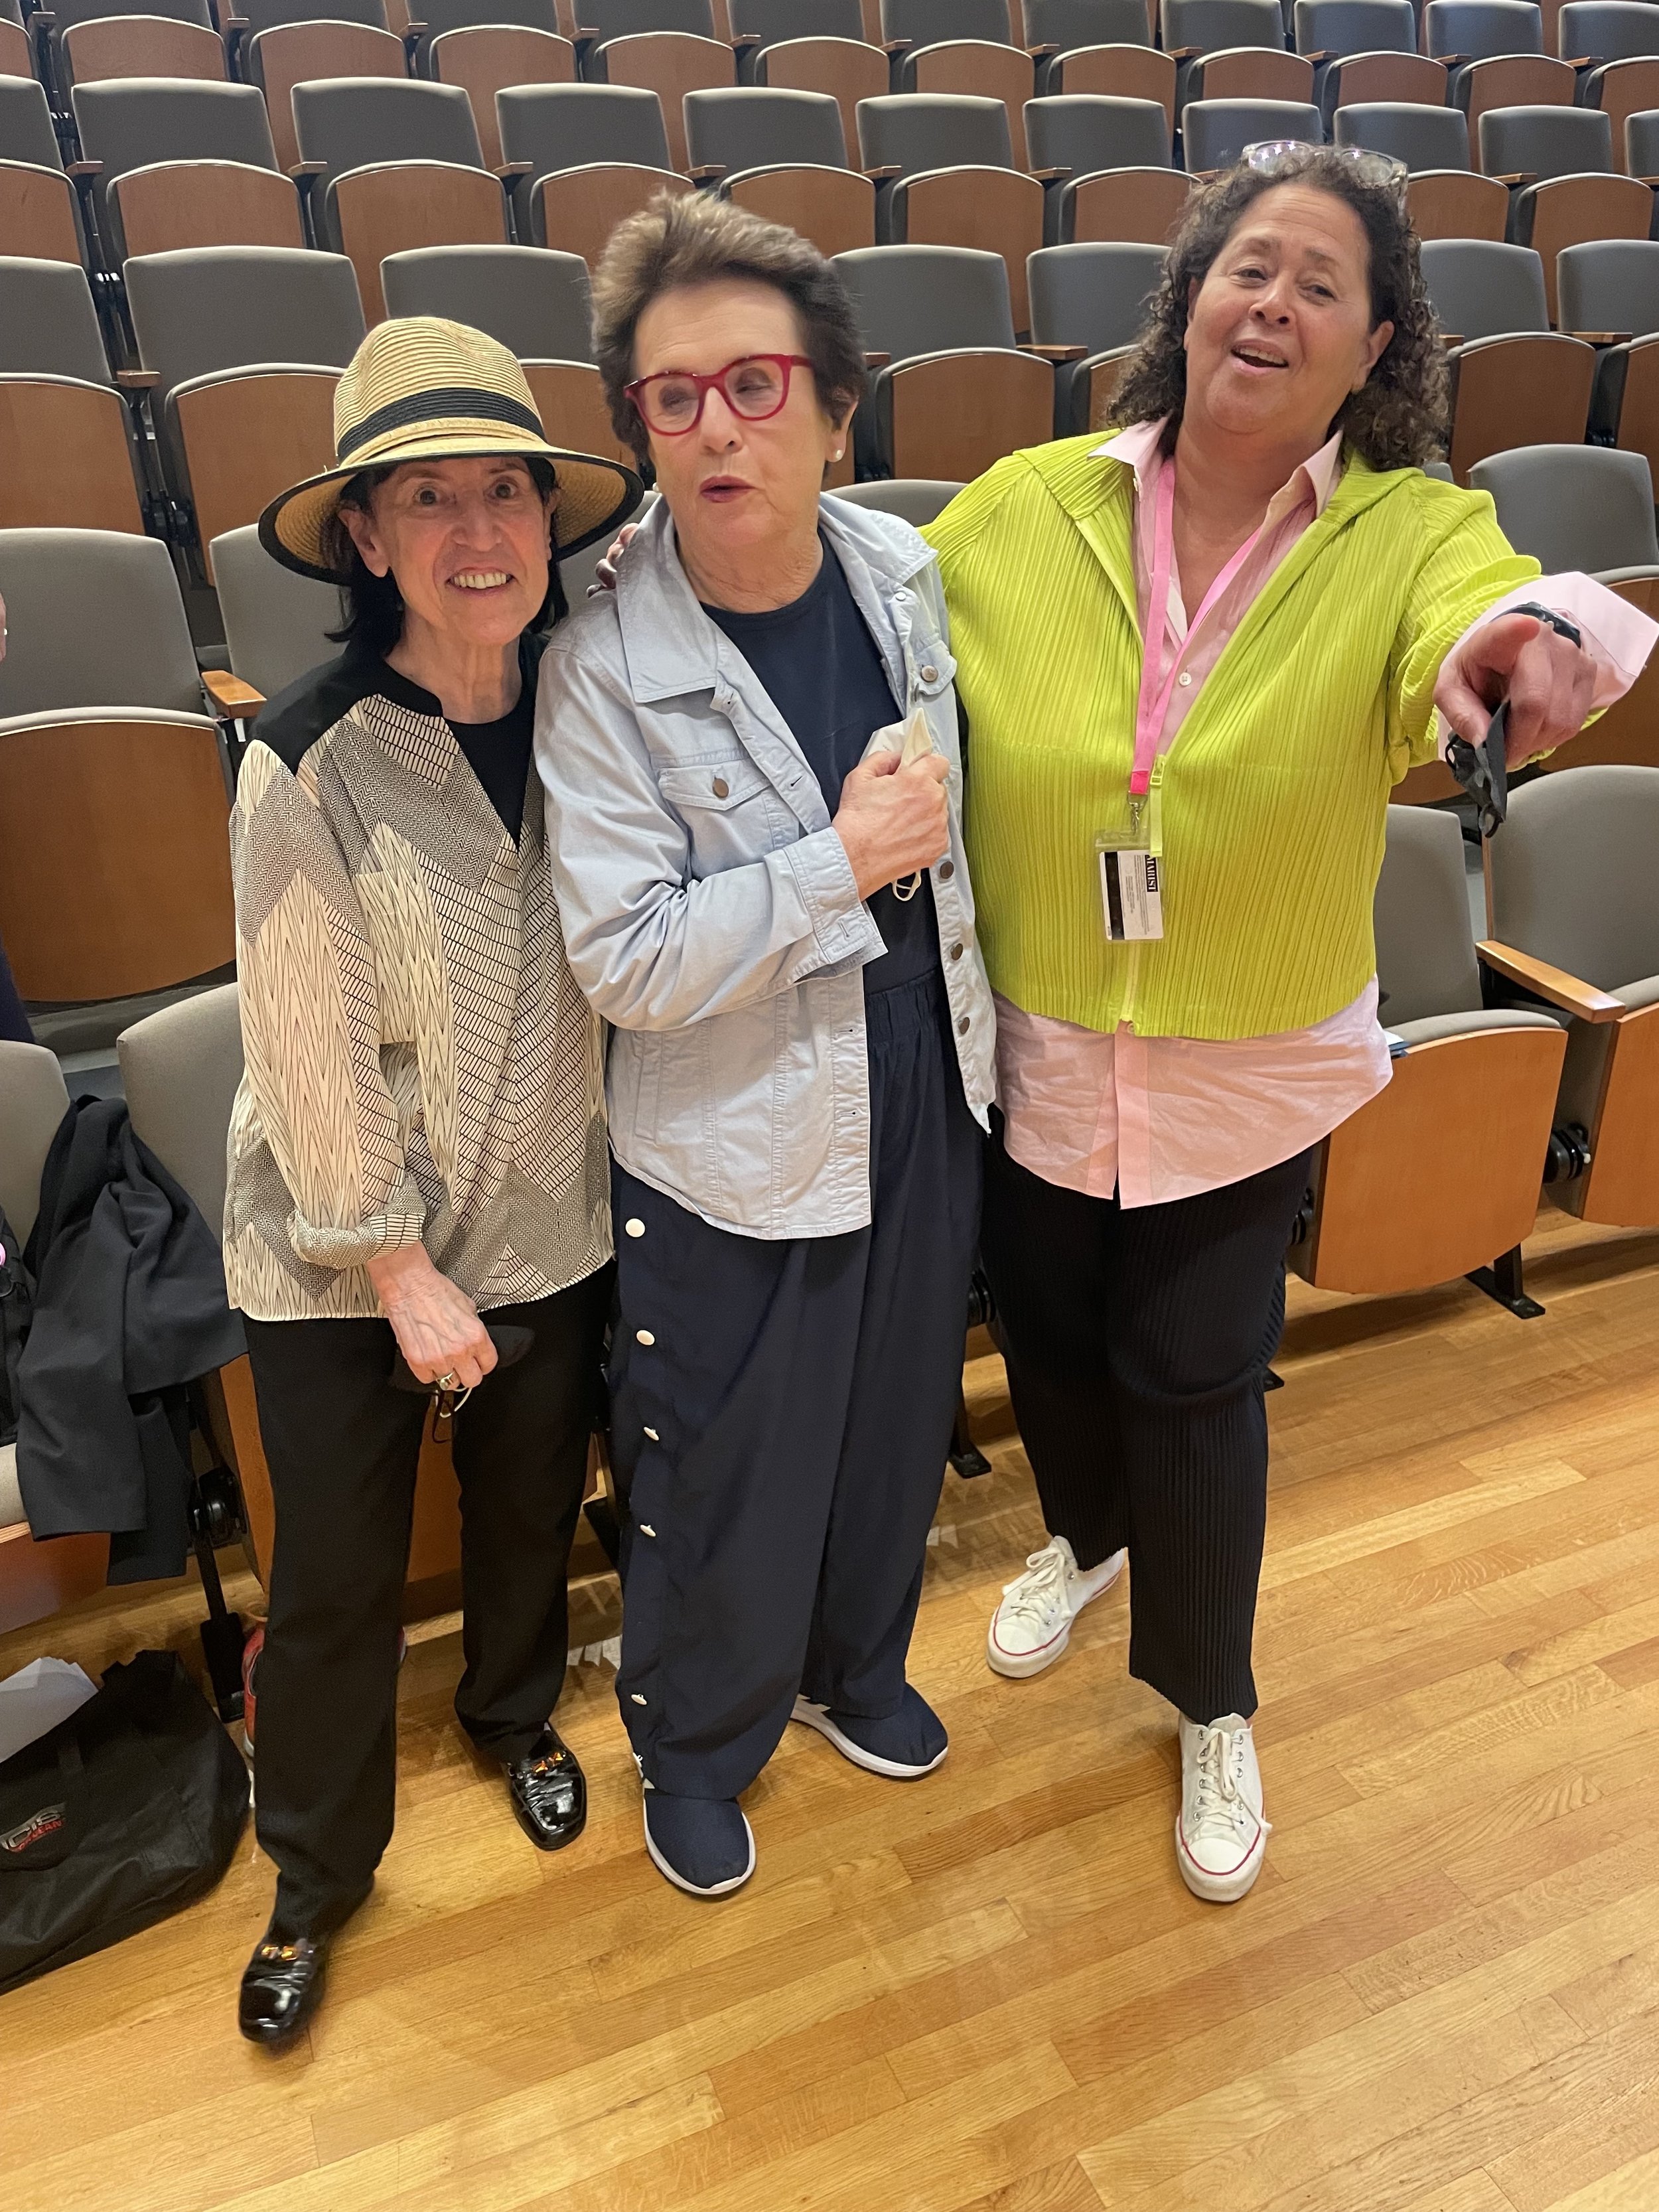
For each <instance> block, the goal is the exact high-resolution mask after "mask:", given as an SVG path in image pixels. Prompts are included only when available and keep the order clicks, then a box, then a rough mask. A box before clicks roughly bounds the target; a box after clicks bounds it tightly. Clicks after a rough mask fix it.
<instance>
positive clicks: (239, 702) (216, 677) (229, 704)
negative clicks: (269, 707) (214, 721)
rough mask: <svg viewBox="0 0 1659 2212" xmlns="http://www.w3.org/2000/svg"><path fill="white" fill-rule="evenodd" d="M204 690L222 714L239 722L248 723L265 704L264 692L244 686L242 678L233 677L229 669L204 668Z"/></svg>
mask: <svg viewBox="0 0 1659 2212" xmlns="http://www.w3.org/2000/svg"><path fill="white" fill-rule="evenodd" d="M202 689H203V690H204V691H205V692H206V693H207V695H208V697H209V698H210V699H211V700H212V702H213V703H214V705H215V706H216V708H218V709H219V712H220V713H221V714H228V715H230V716H232V717H233V718H234V720H238V721H246V719H247V717H248V716H249V715H250V714H258V711H259V709H260V708H261V707H263V706H264V703H265V695H264V692H263V691H256V690H254V688H253V686H252V684H244V683H243V681H242V679H241V678H240V676H233V675H232V674H231V672H230V671H229V670H228V668H204V670H203V671H202Z"/></svg>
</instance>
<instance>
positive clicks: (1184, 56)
mask: <svg viewBox="0 0 1659 2212" xmlns="http://www.w3.org/2000/svg"><path fill="white" fill-rule="evenodd" d="M1168 52H1169V56H1170V60H1171V61H1172V62H1195V61H1197V60H1199V59H1200V58H1201V57H1202V55H1203V52H1204V49H1203V47H1202V46H1170V48H1169V49H1168Z"/></svg>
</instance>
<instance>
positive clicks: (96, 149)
mask: <svg viewBox="0 0 1659 2212" xmlns="http://www.w3.org/2000/svg"><path fill="white" fill-rule="evenodd" d="M70 101H71V104H72V106H73V107H74V111H75V123H76V130H77V131H79V132H80V136H81V150H82V155H84V156H85V160H86V162H87V163H90V164H95V165H96V166H95V167H92V168H83V170H82V173H84V174H87V175H89V176H90V177H92V178H93V179H94V182H93V184H92V186H91V194H90V196H91V198H92V202H93V205H94V209H95V210H96V216H97V222H98V229H99V234H100V240H101V242H102V245H103V250H104V253H105V256H106V259H107V261H108V262H109V264H110V265H111V266H112V267H113V268H118V267H119V266H120V264H121V263H122V262H123V261H125V259H126V258H127V256H128V255H129V254H130V253H163V252H171V251H173V250H174V249H175V248H179V247H184V246H301V245H303V243H304V242H305V234H304V231H303V229H302V228H301V220H300V205H299V202H298V199H297V198H296V197H295V190H294V186H293V185H291V184H290V183H289V180H288V179H287V178H286V177H284V176H283V173H281V171H280V170H279V169H278V167H277V166H276V147H275V146H274V144H273V143H272V141H271V136H270V124H269V122H268V121H267V120H266V116H265V103H264V98H263V97H262V95H261V94H259V92H258V90H257V89H256V88H254V87H253V86H252V85H251V84H191V83H186V82H173V80H171V79H169V78H167V77H128V78H125V79H117V80H115V81H113V82H110V83H107V84H80V85H76V88H75V90H74V91H73V93H72V94H70Z"/></svg>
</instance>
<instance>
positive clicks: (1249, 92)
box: [1192, 46, 1314, 105]
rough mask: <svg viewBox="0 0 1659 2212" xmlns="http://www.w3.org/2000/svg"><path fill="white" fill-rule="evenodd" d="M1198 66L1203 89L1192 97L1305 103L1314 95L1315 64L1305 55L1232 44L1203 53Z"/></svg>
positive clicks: (1263, 47)
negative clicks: (1220, 49) (1221, 51)
mask: <svg viewBox="0 0 1659 2212" xmlns="http://www.w3.org/2000/svg"><path fill="white" fill-rule="evenodd" d="M1198 67H1199V68H1200V70H1202V72H1203V76H1202V80H1201V82H1202V83H1203V88H1204V89H1203V92H1202V94H1199V93H1197V92H1194V94H1192V97H1193V98H1194V99H1195V100H1196V99H1199V98H1202V99H1205V100H1296V101H1297V102H1299V103H1301V104H1303V105H1305V104H1306V103H1307V102H1308V101H1310V100H1312V98H1313V85H1314V66H1313V64H1312V63H1311V62H1310V60H1309V59H1308V58H1307V57H1306V56H1305V55H1304V54H1282V53H1275V52H1273V50H1272V48H1271V47H1268V46H1231V47H1229V48H1228V49H1227V50H1226V52H1223V53H1215V54H1206V55H1205V57H1204V58H1203V60H1202V61H1201V62H1200V64H1198Z"/></svg>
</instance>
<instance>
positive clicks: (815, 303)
mask: <svg viewBox="0 0 1659 2212" xmlns="http://www.w3.org/2000/svg"><path fill="white" fill-rule="evenodd" d="M732 277H736V278H738V279H739V280H743V279H747V280H748V281H749V282H750V283H756V284H770V285H772V286H773V287H775V289H776V290H778V291H780V292H781V293H782V294H783V295H784V297H785V298H786V299H787V301H789V303H790V305H791V306H792V307H793V308H794V311H795V319H796V321H797V322H798V323H799V325H800V335H801V351H802V352H803V353H804V354H805V356H806V357H807V359H808V360H809V361H810V362H811V364H812V380H813V382H814V383H815V384H816V385H817V392H818V398H819V400H820V402H821V403H822V404H823V407H824V408H825V410H827V411H828V412H829V414H830V415H832V416H835V418H836V421H837V422H839V421H841V420H842V418H843V417H844V416H846V415H848V414H850V413H851V411H852V410H853V409H854V407H855V406H856V405H857V404H858V403H859V401H860V399H862V398H863V397H864V392H865V381H866V380H865V373H864V341H863V339H862V338H861V337H860V335H859V324H858V317H857V315H856V314H855V313H854V310H853V303H852V301H851V300H850V299H849V298H848V294H847V288H846V286H845V285H844V284H843V283H842V281H841V278H840V277H839V276H837V275H836V271H835V270H833V269H832V268H831V267H830V265H829V263H828V262H827V261H826V260H825V259H824V258H823V254H821V253H820V252H818V249H817V246H813V245H812V244H811V242H810V241H809V240H806V239H804V238H802V237H801V236H800V235H799V233H798V232H796V231H793V230H788V229H786V228H784V226H783V225H782V224H781V223H776V222H765V221H764V220H763V218H762V217H761V216H757V215H751V214H750V212H749V210H748V209H747V208H741V207H738V205H737V204H735V202H733V201H732V200H722V199H716V198H715V197H714V194H713V193H712V192H684V193H681V194H679V195H678V196H676V195H674V194H672V193H670V192H659V193H658V194H657V195H656V197H654V198H653V200H652V201H651V202H650V203H649V204H648V205H647V206H645V207H643V208H641V210H640V211H639V213H638V214H637V215H632V216H629V217H628V219H627V221H626V222H620V223H618V224H617V228H616V229H615V230H613V231H612V232H611V237H610V240H609V242H608V244H607V245H606V246H605V252H604V254H603V255H602V256H601V257H600V260H599V266H598V267H597V268H596V269H595V270H594V271H593V358H594V359H595V361H597V362H598V363H599V376H600V379H601V380H602V381H603V383H604V386H605V398H606V400H607V401H608V402H609V403H610V407H611V422H612V424H613V426H614V427H615V429H616V433H617V436H618V437H619V438H620V439H622V440H623V442H624V443H625V444H627V445H629V446H630V447H632V448H633V451H634V453H635V455H636V456H637V458H638V459H640V461H641V463H644V464H646V465H649V462H650V457H651V441H650V438H649V435H648V434H647V430H646V427H645V424H644V423H643V422H641V419H640V416H639V413H638V410H636V409H635V405H634V403H633V401H632V400H631V399H630V398H629V397H628V394H627V392H626V391H625V390H624V388H623V387H624V386H627V385H629V384H631V383H632V382H633V380H634V377H635V374H636V372H635V367H634V337H635V332H636V331H637V330H638V329H639V324H640V317H641V315H642V314H643V313H645V311H646V309H647V307H649V306H650V304H651V302H652V301H653V300H655V299H657V298H659V297H660V295H662V294H663V293H665V292H672V291H675V290H677V289H678V288H679V287H680V286H682V285H690V284H719V283H725V282H726V281H727V280H728V279H730V278H732Z"/></svg>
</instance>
